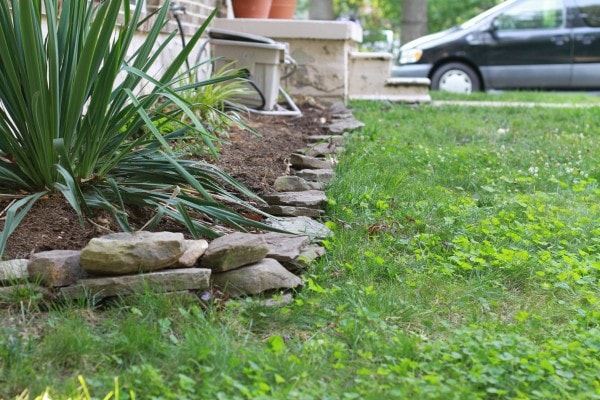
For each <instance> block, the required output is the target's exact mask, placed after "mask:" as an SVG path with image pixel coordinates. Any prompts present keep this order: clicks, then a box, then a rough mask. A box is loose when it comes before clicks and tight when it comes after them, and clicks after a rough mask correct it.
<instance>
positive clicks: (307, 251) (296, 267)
mask: <svg viewBox="0 0 600 400" xmlns="http://www.w3.org/2000/svg"><path fill="white" fill-rule="evenodd" d="M324 254H325V249H324V248H323V247H321V246H319V245H316V244H311V245H309V246H306V247H305V248H303V249H302V251H301V252H300V255H299V256H298V257H296V258H295V259H294V260H291V261H288V262H285V263H283V265H284V266H285V267H286V268H287V269H289V270H290V271H293V272H296V271H300V270H304V269H306V268H308V267H309V266H310V264H311V263H312V262H314V261H315V260H317V259H318V258H320V257H322V256H323V255H324Z"/></svg>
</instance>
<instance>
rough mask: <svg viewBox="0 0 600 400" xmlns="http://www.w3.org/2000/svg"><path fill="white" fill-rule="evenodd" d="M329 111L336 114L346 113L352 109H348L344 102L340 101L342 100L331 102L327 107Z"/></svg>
mask: <svg viewBox="0 0 600 400" xmlns="http://www.w3.org/2000/svg"><path fill="white" fill-rule="evenodd" d="M329 112H330V113H331V114H333V115H337V114H347V113H350V112H352V110H350V109H349V108H348V107H347V106H346V104H344V103H342V102H337V103H333V104H332V105H331V106H330V107H329Z"/></svg>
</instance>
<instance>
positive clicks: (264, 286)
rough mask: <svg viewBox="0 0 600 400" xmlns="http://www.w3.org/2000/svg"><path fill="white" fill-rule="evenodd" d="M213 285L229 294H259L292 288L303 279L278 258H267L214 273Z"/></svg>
mask: <svg viewBox="0 0 600 400" xmlns="http://www.w3.org/2000/svg"><path fill="white" fill-rule="evenodd" d="M212 281H213V285H214V286H216V287H218V288H219V289H221V290H223V292H225V293H227V294H228V295H229V296H232V297H238V296H244V295H251V294H258V293H262V292H265V291H267V290H274V289H291V288H295V287H297V286H300V285H302V280H301V279H300V278H299V277H297V276H296V275H294V274H292V273H291V272H289V271H288V270H287V269H285V268H284V267H283V266H282V265H281V264H280V263H279V262H278V261H277V260H273V259H271V258H265V259H264V260H262V261H261V262H260V263H256V264H252V265H247V266H245V267H242V268H238V269H234V270H231V271H227V272H222V273H218V274H213V276H212Z"/></svg>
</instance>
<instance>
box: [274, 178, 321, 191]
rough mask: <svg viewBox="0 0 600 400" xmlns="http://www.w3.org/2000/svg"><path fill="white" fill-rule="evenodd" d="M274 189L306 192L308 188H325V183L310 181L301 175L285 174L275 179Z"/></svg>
mask: <svg viewBox="0 0 600 400" xmlns="http://www.w3.org/2000/svg"><path fill="white" fill-rule="evenodd" d="M273 189H274V190H275V191H276V192H304V191H307V190H323V185H322V184H320V183H318V182H308V181H306V180H305V179H303V178H300V177H299V176H295V175H285V176H280V177H278V178H277V179H275V183H274V184H273Z"/></svg>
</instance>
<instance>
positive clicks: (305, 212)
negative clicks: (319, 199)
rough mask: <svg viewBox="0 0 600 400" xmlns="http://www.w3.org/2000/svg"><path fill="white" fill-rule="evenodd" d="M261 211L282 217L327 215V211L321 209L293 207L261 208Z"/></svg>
mask: <svg viewBox="0 0 600 400" xmlns="http://www.w3.org/2000/svg"><path fill="white" fill-rule="evenodd" d="M261 210H262V211H264V212H266V213H267V214H270V215H275V216H280V217H301V216H305V217H312V218H317V217H321V216H322V215H323V214H325V211H323V210H321V209H319V208H308V207H293V206H268V207H261Z"/></svg>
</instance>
